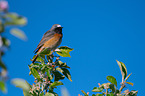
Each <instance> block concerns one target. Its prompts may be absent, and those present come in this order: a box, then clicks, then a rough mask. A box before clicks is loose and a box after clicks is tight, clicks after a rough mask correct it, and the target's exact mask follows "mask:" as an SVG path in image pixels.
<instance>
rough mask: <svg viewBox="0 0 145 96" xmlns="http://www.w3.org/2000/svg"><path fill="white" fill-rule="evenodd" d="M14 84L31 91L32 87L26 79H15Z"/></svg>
mask: <svg viewBox="0 0 145 96" xmlns="http://www.w3.org/2000/svg"><path fill="white" fill-rule="evenodd" d="M12 84H13V85H15V86H16V87H19V88H22V89H23V90H26V91H29V89H30V85H29V84H28V83H27V82H26V81H25V80H24V79H19V78H16V79H13V80H12Z"/></svg>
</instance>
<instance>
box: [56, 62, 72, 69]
mask: <svg viewBox="0 0 145 96" xmlns="http://www.w3.org/2000/svg"><path fill="white" fill-rule="evenodd" d="M56 64H58V65H59V66H60V67H64V68H70V67H69V66H67V64H66V63H63V62H62V61H58V62H57V63H56Z"/></svg>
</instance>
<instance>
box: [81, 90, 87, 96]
mask: <svg viewBox="0 0 145 96" xmlns="http://www.w3.org/2000/svg"><path fill="white" fill-rule="evenodd" d="M81 91H82V93H83V94H84V95H85V96H89V95H88V94H87V93H86V92H85V91H84V90H81Z"/></svg>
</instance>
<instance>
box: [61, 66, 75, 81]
mask: <svg viewBox="0 0 145 96" xmlns="http://www.w3.org/2000/svg"><path fill="white" fill-rule="evenodd" d="M61 69H62V70H63V74H64V75H65V76H66V77H67V78H68V79H69V80H70V81H71V82H72V79H71V75H70V72H69V70H68V69H66V68H61Z"/></svg>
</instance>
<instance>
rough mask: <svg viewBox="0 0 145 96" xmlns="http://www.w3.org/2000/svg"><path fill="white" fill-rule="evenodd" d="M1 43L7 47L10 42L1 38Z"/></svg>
mask: <svg viewBox="0 0 145 96" xmlns="http://www.w3.org/2000/svg"><path fill="white" fill-rule="evenodd" d="M2 41H3V45H4V46H6V47H9V45H10V40H8V39H6V38H4V37H3V38H2Z"/></svg>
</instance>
